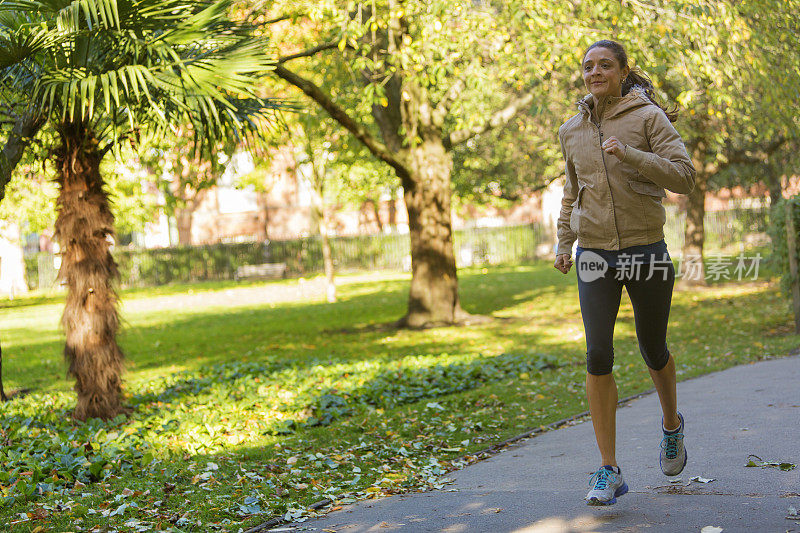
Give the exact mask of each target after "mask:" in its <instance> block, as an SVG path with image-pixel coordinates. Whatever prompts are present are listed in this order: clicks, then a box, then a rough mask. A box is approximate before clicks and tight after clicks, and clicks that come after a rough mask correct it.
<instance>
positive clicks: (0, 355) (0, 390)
mask: <svg viewBox="0 0 800 533" xmlns="http://www.w3.org/2000/svg"><path fill="white" fill-rule="evenodd" d="M0 400H2V401H4V402H5V401H8V398H7V397H6V391H5V390H4V389H3V348H2V347H0Z"/></svg>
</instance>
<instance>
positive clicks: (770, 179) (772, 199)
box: [764, 161, 783, 206]
mask: <svg viewBox="0 0 800 533" xmlns="http://www.w3.org/2000/svg"><path fill="white" fill-rule="evenodd" d="M764 176H765V178H766V181H767V187H768V188H769V205H770V206H774V205H776V204H777V203H778V201H779V200H780V199H781V198H783V188H782V187H781V173H780V171H779V170H778V169H777V168H776V165H775V164H774V163H772V162H771V161H768V162H767V163H766V164H765V165H764Z"/></svg>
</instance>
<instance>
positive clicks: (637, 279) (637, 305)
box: [578, 262, 675, 376]
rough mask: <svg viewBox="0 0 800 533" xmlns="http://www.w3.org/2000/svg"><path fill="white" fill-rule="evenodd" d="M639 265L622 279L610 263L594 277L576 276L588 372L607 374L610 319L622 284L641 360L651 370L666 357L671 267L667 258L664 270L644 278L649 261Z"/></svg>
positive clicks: (611, 336)
mask: <svg viewBox="0 0 800 533" xmlns="http://www.w3.org/2000/svg"><path fill="white" fill-rule="evenodd" d="M662 264H663V263H662ZM642 266H643V268H641V271H640V272H639V273H638V274H636V273H628V275H627V276H625V277H623V279H616V277H617V271H618V269H616V268H610V267H609V269H608V270H607V271H606V272H605V274H604V275H603V277H600V278H598V279H595V280H594V281H590V282H586V281H583V280H582V279H581V276H578V297H579V299H580V303H581V315H582V316H583V326H584V329H585V330H586V368H587V371H588V372H589V373H590V374H594V375H596V376H601V375H605V374H610V373H611V369H612V368H613V366H614V323H615V322H616V320H617V312H618V311H619V304H620V299H621V297H622V287H623V286H624V287H625V288H626V289H627V291H628V296H630V299H631V304H632V305H633V316H634V319H635V322H636V338H637V339H638V340H639V351H640V352H641V353H642V357H644V362H645V363H646V364H647V366H648V367H650V368H652V369H653V370H661V369H662V368H664V367H665V366H666V364H667V362H668V361H669V356H670V353H669V350H667V321H668V319H669V308H670V304H671V303H672V288H673V286H674V284H675V268H674V266H673V265H672V263H671V262H668V263H667V264H666V265H665V267H666V268H665V269H664V271H661V272H659V271H656V272H655V273H654V274H653V275H652V277H651V278H650V279H649V280H648V279H646V278H647V277H648V271H649V270H650V269H649V265H642Z"/></svg>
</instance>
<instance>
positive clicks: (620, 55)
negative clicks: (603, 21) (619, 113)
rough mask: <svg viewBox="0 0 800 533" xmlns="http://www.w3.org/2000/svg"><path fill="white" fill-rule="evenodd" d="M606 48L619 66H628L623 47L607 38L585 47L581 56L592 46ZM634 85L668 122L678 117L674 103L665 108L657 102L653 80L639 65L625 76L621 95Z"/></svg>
mask: <svg viewBox="0 0 800 533" xmlns="http://www.w3.org/2000/svg"><path fill="white" fill-rule="evenodd" d="M598 47H601V48H607V49H609V50H611V53H612V54H614V57H616V58H617V62H619V68H620V69H623V68H625V67H626V66H628V54H627V53H626V52H625V47H624V46H622V45H621V44H619V43H618V42H616V41H611V40H609V39H603V40H602V41H597V42H596V43H593V44H592V45H591V46H589V48H587V49H586V52H584V53H583V57H586V54H588V53H589V50H591V49H592V48H598ZM634 87H639V88H640V89H642V90H643V91H644V94H645V96H647V98H648V99H649V100H650V101H651V102H653V103H654V104H655V105H657V106H658V107H659V108H661V110H662V111H663V112H664V114H665V115H667V118H668V119H669V121H670V122H675V120H677V118H678V106H677V105H676V106H675V107H674V108H673V109H669V110H668V109H666V108H665V107H664V106H662V105H661V104H659V103H658V101H657V100H656V95H655V88H654V87H653V82H652V81H651V80H650V78H649V77H648V76H647V74H645V73H644V72H643V71H642V70H641V69H640V68H639V67H633V68H632V69H631V70H630V72H629V73H628V76H627V77H626V78H625V81H623V82H622V95H623V96H625V95H626V94H628V93H629V92H630V91H631V89H633V88H634Z"/></svg>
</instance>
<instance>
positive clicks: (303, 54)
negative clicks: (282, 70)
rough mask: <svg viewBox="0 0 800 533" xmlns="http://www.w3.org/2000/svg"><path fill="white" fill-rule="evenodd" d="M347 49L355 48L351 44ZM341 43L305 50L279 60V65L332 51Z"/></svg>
mask: <svg viewBox="0 0 800 533" xmlns="http://www.w3.org/2000/svg"><path fill="white" fill-rule="evenodd" d="M345 46H346V47H347V48H351V49H352V48H353V47H352V46H351V45H350V44H347V45H345ZM338 47H339V42H338V41H331V42H328V43H323V44H320V45H317V46H315V47H313V48H309V49H308V50H303V51H302V52H298V53H296V54H291V55H288V56H285V57H280V58H278V63H279V64H280V63H285V62H287V61H291V60H292V59H297V58H298V57H309V56H313V55H314V54H316V53H317V52H322V51H323V50H330V49H331V48H338Z"/></svg>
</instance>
